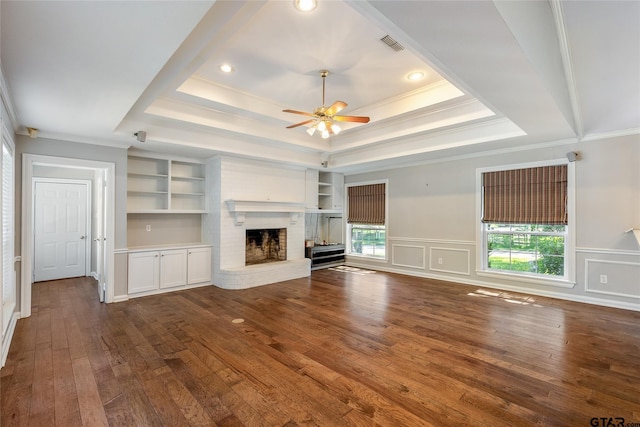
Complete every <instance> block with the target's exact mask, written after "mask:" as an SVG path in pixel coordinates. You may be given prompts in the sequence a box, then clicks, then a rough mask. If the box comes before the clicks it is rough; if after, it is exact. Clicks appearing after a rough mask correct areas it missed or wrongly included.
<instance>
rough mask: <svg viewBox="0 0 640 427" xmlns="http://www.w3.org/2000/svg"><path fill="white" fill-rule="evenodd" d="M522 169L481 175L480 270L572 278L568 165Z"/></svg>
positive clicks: (488, 172) (495, 171) (482, 172)
mask: <svg viewBox="0 0 640 427" xmlns="http://www.w3.org/2000/svg"><path fill="white" fill-rule="evenodd" d="M524 166H525V165H523V167H519V168H513V169H505V170H491V171H480V172H481V173H480V174H479V181H480V185H481V191H480V199H481V218H482V219H481V227H480V228H481V234H482V237H481V245H482V247H481V248H480V251H479V252H480V253H481V260H480V265H481V270H483V271H486V272H497V273H512V274H517V275H522V276H531V277H538V278H550V279H555V280H568V278H569V277H570V274H569V273H570V271H569V270H571V269H570V268H569V266H570V263H569V257H568V256H567V254H568V253H570V252H569V250H568V248H569V247H570V246H571V245H570V243H571V239H570V238H569V234H570V230H571V227H570V224H569V208H568V207H569V193H570V192H569V189H570V186H569V185H568V182H569V175H570V174H569V166H568V165H567V164H566V162H564V164H547V165H544V164H543V165H532V166H530V167H524ZM571 170H573V169H571Z"/></svg>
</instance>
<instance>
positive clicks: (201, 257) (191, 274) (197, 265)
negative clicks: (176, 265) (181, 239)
mask: <svg viewBox="0 0 640 427" xmlns="http://www.w3.org/2000/svg"><path fill="white" fill-rule="evenodd" d="M187 252H188V254H187V284H190V285H193V284H196V283H204V282H207V283H208V282H210V281H211V248H191V249H188V250H187Z"/></svg>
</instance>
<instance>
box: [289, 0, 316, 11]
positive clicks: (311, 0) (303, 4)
mask: <svg viewBox="0 0 640 427" xmlns="http://www.w3.org/2000/svg"><path fill="white" fill-rule="evenodd" d="M293 5H294V6H295V7H296V9H298V10H299V11H300V12H311V11H312V10H313V9H315V8H316V6H318V2H317V1H316V0H293Z"/></svg>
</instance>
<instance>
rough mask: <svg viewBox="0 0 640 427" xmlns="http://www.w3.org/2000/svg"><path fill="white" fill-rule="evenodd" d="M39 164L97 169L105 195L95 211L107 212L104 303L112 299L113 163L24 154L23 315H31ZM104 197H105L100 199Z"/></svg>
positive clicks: (21, 304)
mask: <svg viewBox="0 0 640 427" xmlns="http://www.w3.org/2000/svg"><path fill="white" fill-rule="evenodd" d="M36 165H42V166H56V167H67V168H72V169H74V168H75V169H90V170H93V171H94V176H95V180H96V186H103V188H104V191H105V197H104V201H103V200H97V201H96V206H95V207H94V208H95V209H96V211H101V212H102V213H103V214H104V215H102V216H101V217H103V218H104V238H105V242H104V243H105V245H104V250H105V252H106V257H105V258H106V265H105V266H104V273H105V274H106V282H105V283H106V288H107V289H106V295H105V302H107V303H109V302H113V293H114V282H113V281H114V266H115V254H114V244H115V169H116V165H115V163H112V162H101V161H96V160H85V159H71V158H66V157H54V156H44V155H38V154H27V153H25V154H23V155H22V215H21V218H22V221H21V228H22V230H21V248H20V250H21V254H22V255H21V257H20V258H21V261H22V262H21V272H20V317H29V316H31V287H32V285H33V281H32V277H33V257H32V256H31V254H33V249H34V248H33V220H34V206H33V185H32V181H33V167H34V166H36ZM100 199H102V198H100Z"/></svg>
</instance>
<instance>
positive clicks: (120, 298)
mask: <svg viewBox="0 0 640 427" xmlns="http://www.w3.org/2000/svg"><path fill="white" fill-rule="evenodd" d="M124 301H129V295H126V294H125V295H115V296H114V297H113V301H111V302H112V303H114V302H124Z"/></svg>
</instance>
